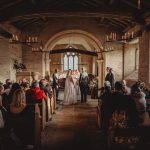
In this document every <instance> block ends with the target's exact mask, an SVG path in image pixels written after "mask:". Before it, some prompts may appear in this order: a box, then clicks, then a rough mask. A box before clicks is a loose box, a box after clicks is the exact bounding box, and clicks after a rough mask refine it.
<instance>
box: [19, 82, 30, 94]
mask: <svg viewBox="0 0 150 150" xmlns="http://www.w3.org/2000/svg"><path fill="white" fill-rule="evenodd" d="M20 86H21V88H22V89H23V90H24V92H25V93H26V91H27V90H28V89H30V84H29V83H28V82H24V83H21V84H20Z"/></svg>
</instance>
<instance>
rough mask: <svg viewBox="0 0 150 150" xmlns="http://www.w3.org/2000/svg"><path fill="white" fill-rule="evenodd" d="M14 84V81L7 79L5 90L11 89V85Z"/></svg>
mask: <svg viewBox="0 0 150 150" xmlns="http://www.w3.org/2000/svg"><path fill="white" fill-rule="evenodd" d="M11 83H12V81H11V80H10V79H6V82H5V84H4V89H5V90H6V89H10V84H11Z"/></svg>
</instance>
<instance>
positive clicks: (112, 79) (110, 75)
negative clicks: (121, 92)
mask: <svg viewBox="0 0 150 150" xmlns="http://www.w3.org/2000/svg"><path fill="white" fill-rule="evenodd" d="M105 81H109V82H110V84H111V87H112V88H114V87H115V77H114V74H113V73H107V75H106V77H105Z"/></svg>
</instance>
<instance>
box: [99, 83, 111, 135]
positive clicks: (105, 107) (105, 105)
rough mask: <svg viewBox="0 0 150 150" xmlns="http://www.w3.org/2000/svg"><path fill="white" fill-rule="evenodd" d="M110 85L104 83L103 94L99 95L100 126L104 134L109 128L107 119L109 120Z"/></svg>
mask: <svg viewBox="0 0 150 150" xmlns="http://www.w3.org/2000/svg"><path fill="white" fill-rule="evenodd" d="M111 95H112V92H111V85H110V82H109V81H105V83H104V87H103V92H102V93H101V96H100V99H101V100H102V106H101V117H102V124H101V128H102V130H103V131H104V132H107V130H108V127H109V119H110V112H109V111H110V105H109V103H110V99H111Z"/></svg>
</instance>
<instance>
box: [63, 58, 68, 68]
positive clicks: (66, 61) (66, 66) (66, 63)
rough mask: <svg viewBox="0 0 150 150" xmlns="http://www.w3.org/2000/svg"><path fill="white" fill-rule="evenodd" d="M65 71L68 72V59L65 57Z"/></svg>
mask: <svg viewBox="0 0 150 150" xmlns="http://www.w3.org/2000/svg"><path fill="white" fill-rule="evenodd" d="M64 70H68V57H67V55H64Z"/></svg>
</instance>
